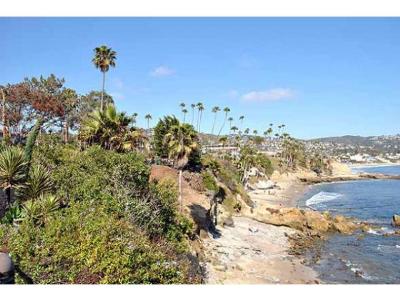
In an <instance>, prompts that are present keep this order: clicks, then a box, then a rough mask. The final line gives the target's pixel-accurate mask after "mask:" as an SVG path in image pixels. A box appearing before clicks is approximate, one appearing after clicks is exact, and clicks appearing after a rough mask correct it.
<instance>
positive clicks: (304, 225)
mask: <svg viewBox="0 0 400 300" xmlns="http://www.w3.org/2000/svg"><path fill="white" fill-rule="evenodd" d="M254 219H256V220H257V221H260V222H263V223H266V224H271V225H276V226H286V227H290V228H293V229H297V230H300V231H303V232H304V231H312V232H314V233H321V234H324V233H329V232H332V233H333V232H338V233H343V234H351V233H353V232H354V231H355V230H357V229H362V226H364V225H362V224H358V223H355V222H353V221H352V220H351V219H350V218H346V217H343V216H335V217H331V216H330V215H329V214H321V213H319V212H316V211H312V210H304V209H298V208H281V209H271V208H267V209H266V211H265V213H263V214H260V213H258V214H257V215H255V216H254Z"/></svg>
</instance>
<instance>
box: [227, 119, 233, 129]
mask: <svg viewBox="0 0 400 300" xmlns="http://www.w3.org/2000/svg"><path fill="white" fill-rule="evenodd" d="M228 122H229V128H230V130H232V122H233V118H232V117H229V118H228Z"/></svg>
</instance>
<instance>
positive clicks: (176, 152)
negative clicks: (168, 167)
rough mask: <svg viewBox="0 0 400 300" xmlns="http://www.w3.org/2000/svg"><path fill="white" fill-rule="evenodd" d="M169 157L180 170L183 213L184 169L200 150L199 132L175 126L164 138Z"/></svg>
mask: <svg viewBox="0 0 400 300" xmlns="http://www.w3.org/2000/svg"><path fill="white" fill-rule="evenodd" d="M164 145H165V147H166V148H167V151H168V157H169V158H170V159H172V160H173V161H174V166H175V168H177V169H178V170H179V200H178V201H179V203H180V206H181V212H182V169H183V168H184V167H185V166H186V165H187V164H188V162H189V157H190V155H191V154H192V153H193V152H194V151H196V150H197V149H198V148H199V144H198V137H197V132H196V131H195V130H194V128H193V126H191V125H189V124H179V123H178V124H176V125H173V126H172V127H171V128H170V129H169V131H168V133H167V134H166V135H165V138H164Z"/></svg>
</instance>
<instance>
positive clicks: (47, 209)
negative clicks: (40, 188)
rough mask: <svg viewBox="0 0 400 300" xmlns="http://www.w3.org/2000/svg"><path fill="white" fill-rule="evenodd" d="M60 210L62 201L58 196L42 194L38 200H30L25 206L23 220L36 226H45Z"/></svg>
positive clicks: (23, 207)
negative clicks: (54, 213)
mask: <svg viewBox="0 0 400 300" xmlns="http://www.w3.org/2000/svg"><path fill="white" fill-rule="evenodd" d="M59 208H60V201H59V199H58V198H57V197H56V196H54V195H50V194H46V195H43V194H42V195H40V197H39V198H37V199H36V200H29V201H26V202H25V203H24V204H23V206H22V219H25V220H27V221H29V222H32V223H34V224H35V225H44V224H46V222H47V221H48V220H49V218H51V216H52V214H53V212H55V211H56V210H58V209H59Z"/></svg>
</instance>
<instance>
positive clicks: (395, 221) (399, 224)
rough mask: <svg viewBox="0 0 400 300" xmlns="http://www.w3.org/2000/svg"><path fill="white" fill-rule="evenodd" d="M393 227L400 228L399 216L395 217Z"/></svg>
mask: <svg viewBox="0 0 400 300" xmlns="http://www.w3.org/2000/svg"><path fill="white" fill-rule="evenodd" d="M393 225H394V226H399V227H400V216H399V215H394V216H393Z"/></svg>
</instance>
